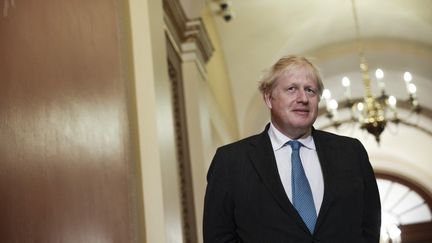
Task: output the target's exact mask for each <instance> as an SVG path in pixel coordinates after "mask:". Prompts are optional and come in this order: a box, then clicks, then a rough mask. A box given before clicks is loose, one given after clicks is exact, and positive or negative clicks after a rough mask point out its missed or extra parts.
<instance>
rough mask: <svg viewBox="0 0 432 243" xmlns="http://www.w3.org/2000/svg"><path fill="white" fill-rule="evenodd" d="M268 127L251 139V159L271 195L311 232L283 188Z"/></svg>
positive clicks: (299, 223)
mask: <svg viewBox="0 0 432 243" xmlns="http://www.w3.org/2000/svg"><path fill="white" fill-rule="evenodd" d="M268 127H269V126H268V125H267V127H266V129H265V130H264V132H263V133H261V134H260V135H258V136H257V137H256V138H257V139H256V140H254V141H251V150H250V153H249V155H250V160H251V161H252V164H253V166H254V168H255V170H256V172H257V174H258V175H259V176H260V178H261V179H262V181H263V183H264V185H265V186H266V187H267V188H268V190H269V191H270V192H271V195H272V196H273V198H274V199H275V200H276V202H277V203H278V204H279V206H280V207H281V208H282V209H283V210H284V211H285V212H286V213H288V214H289V215H290V216H291V217H292V218H294V219H295V221H296V222H297V223H298V225H299V226H300V227H301V228H302V229H303V230H305V231H307V232H309V231H308V228H307V227H306V225H305V224H304V223H303V220H302V219H301V217H300V215H299V214H298V213H297V211H296V209H295V208H294V206H293V205H292V204H291V202H290V200H289V199H288V196H287V195H286V192H285V189H284V188H283V185H282V182H281V179H280V176H279V172H278V169H277V165H276V159H275V156H274V152H273V148H272V145H271V141H270V138H269V137H268V134H267V131H268Z"/></svg>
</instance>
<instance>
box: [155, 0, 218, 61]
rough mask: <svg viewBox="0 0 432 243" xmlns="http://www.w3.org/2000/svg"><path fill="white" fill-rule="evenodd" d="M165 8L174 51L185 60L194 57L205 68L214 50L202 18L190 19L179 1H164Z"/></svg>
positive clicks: (166, 24) (165, 18)
mask: <svg viewBox="0 0 432 243" xmlns="http://www.w3.org/2000/svg"><path fill="white" fill-rule="evenodd" d="M163 8H164V22H165V28H166V32H167V35H168V37H169V38H170V40H171V41H172V42H173V43H172V44H173V45H174V49H175V50H176V51H178V52H179V55H180V56H182V58H183V59H185V60H189V59H191V57H192V58H193V59H197V60H198V61H199V62H200V64H201V66H205V64H206V63H207V62H208V60H209V59H210V57H211V55H212V53H213V51H214V48H213V45H212V43H211V40H210V37H209V35H208V33H207V30H206V28H205V26H204V23H203V21H202V20H201V18H196V19H188V18H187V17H186V14H185V12H184V11H183V8H182V6H181V4H180V2H179V1H178V0H163ZM191 52H192V53H191Z"/></svg>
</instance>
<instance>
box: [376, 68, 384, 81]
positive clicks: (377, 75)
mask: <svg viewBox="0 0 432 243" xmlns="http://www.w3.org/2000/svg"><path fill="white" fill-rule="evenodd" d="M375 76H376V78H377V79H382V78H384V72H383V70H381V69H380V68H378V69H377V70H376V71H375Z"/></svg>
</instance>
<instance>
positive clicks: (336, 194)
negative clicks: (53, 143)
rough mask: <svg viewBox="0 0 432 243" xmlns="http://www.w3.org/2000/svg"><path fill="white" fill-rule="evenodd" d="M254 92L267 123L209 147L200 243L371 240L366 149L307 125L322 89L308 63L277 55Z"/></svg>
mask: <svg viewBox="0 0 432 243" xmlns="http://www.w3.org/2000/svg"><path fill="white" fill-rule="evenodd" d="M260 91H261V92H262V94H263V97H264V101H265V103H266V105H267V107H268V108H269V110H270V114H271V122H270V123H269V124H268V125H267V126H266V128H265V130H264V131H263V132H262V133H261V134H258V135H255V136H251V137H249V138H246V139H243V140H240V141H237V142H235V143H232V144H229V145H226V146H223V147H220V148H219V149H218V150H217V151H216V154H215V156H214V158H213V161H212V163H211V166H210V168H209V171H208V175H207V180H208V184H207V190H206V195H205V205H204V222H203V231H204V242H206V243H212V242H248V243H252V242H257V243H263V242H269V243H278V242H284V243H288V242H293V243H302V242H321V243H338V242H341V243H342V242H343V243H345V242H346V243H355V242H364V243H375V242H379V236H380V224H381V206H380V200H379V193H378V188H377V184H376V180H375V177H374V173H373V170H372V167H371V164H370V162H369V158H368V155H367V152H366V150H365V149H364V147H363V145H362V144H361V143H360V142H359V141H358V140H357V139H353V138H348V137H344V136H338V135H335V134H331V133H328V132H324V131H319V130H315V129H314V128H313V123H314V122H315V120H316V117H317V115H318V103H319V101H320V97H321V94H322V91H323V84H322V81H321V78H320V75H319V72H318V70H317V69H316V67H315V66H314V65H313V64H312V63H311V62H310V61H309V60H308V59H306V58H304V57H299V56H287V57H283V58H281V59H280V60H279V61H278V62H277V63H276V64H274V65H273V66H272V68H271V70H270V71H269V72H268V74H267V75H266V76H265V77H264V78H263V79H262V81H261V84H260Z"/></svg>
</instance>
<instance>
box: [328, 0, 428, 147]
mask: <svg viewBox="0 0 432 243" xmlns="http://www.w3.org/2000/svg"><path fill="white" fill-rule="evenodd" d="M351 3H352V11H353V17H354V24H355V32H356V38H357V42H358V49H359V58H360V70H361V77H362V80H363V85H364V89H365V94H364V97H363V98H362V99H354V98H353V97H352V96H351V90H350V86H351V81H350V80H349V78H348V77H343V78H342V86H343V87H344V89H345V94H344V96H345V102H344V105H343V107H342V108H349V109H351V111H350V113H351V120H350V122H356V123H359V124H360V128H362V129H365V130H367V131H368V132H369V133H370V134H372V135H373V136H374V137H375V140H376V141H377V143H378V144H379V142H380V135H381V133H382V132H383V131H384V129H385V128H386V125H387V123H388V122H393V123H396V124H397V123H399V122H400V118H399V117H398V113H397V109H396V105H397V99H396V97H395V96H393V95H388V94H387V92H386V90H385V83H384V80H383V78H384V72H383V70H381V69H379V68H378V69H377V70H376V72H375V76H376V80H377V86H378V88H379V91H380V93H379V95H378V96H374V95H373V93H372V89H371V79H370V77H369V67H368V63H367V60H366V57H365V55H364V46H363V42H362V39H361V36H360V27H359V22H358V17H357V9H356V6H355V0H351ZM403 79H404V80H405V85H406V89H407V92H408V97H409V98H408V101H409V104H410V106H411V110H412V111H413V112H415V113H419V112H420V105H419V103H418V100H417V95H416V86H415V85H414V83H413V82H412V75H411V73H409V72H405V73H404V75H403ZM323 98H324V100H325V102H326V108H327V117H329V118H330V119H331V121H332V124H333V126H335V127H338V126H339V125H340V124H341V122H340V121H338V118H337V115H336V114H337V109H338V106H339V105H338V102H337V101H336V100H335V99H332V98H331V93H330V91H329V90H328V89H326V90H324V92H323Z"/></svg>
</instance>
